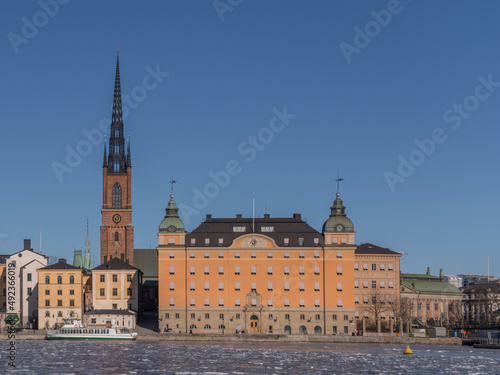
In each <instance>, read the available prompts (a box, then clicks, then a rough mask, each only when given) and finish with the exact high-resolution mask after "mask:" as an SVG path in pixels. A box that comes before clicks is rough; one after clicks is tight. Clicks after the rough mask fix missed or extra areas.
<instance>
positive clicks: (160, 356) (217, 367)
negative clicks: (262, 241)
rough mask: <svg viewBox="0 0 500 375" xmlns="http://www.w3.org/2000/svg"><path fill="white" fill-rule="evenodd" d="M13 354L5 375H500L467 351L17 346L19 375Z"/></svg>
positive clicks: (2, 369)
mask: <svg viewBox="0 0 500 375" xmlns="http://www.w3.org/2000/svg"><path fill="white" fill-rule="evenodd" d="M4 348H5V350H4ZM7 349H8V343H7V342H6V341H0V351H1V352H2V355H1V360H0V361H1V363H0V374H182V375H189V374H193V375H194V374H500V350H484V349H473V348H471V347H461V346H421V345H415V346H412V350H413V352H414V354H413V355H412V356H408V355H403V350H404V346H402V345H372V344H366V345H354V344H342V345H341V344H303V343H297V344H288V343H287V344H285V343H251V342H249V343H245V342H243V343H235V344H232V343H212V344H207V343H203V344H200V343H194V342H186V343H168V342H95V341H84V342H61V341H17V342H16V351H17V353H16V362H17V363H16V365H17V367H16V368H11V367H9V366H8V364H7V358H6V351H7ZM4 353H5V354H4Z"/></svg>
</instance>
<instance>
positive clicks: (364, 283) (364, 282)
mask: <svg viewBox="0 0 500 375" xmlns="http://www.w3.org/2000/svg"><path fill="white" fill-rule="evenodd" d="M363 288H365V289H366V288H368V280H363Z"/></svg>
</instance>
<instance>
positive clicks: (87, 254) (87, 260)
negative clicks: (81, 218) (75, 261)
mask: <svg viewBox="0 0 500 375" xmlns="http://www.w3.org/2000/svg"><path fill="white" fill-rule="evenodd" d="M83 259H84V260H83V268H86V269H88V270H89V269H91V264H90V240H89V217H88V216H87V240H86V241H85V255H84V258H83Z"/></svg>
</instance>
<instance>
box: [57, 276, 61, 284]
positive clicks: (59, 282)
mask: <svg viewBox="0 0 500 375" xmlns="http://www.w3.org/2000/svg"><path fill="white" fill-rule="evenodd" d="M57 283H58V284H62V276H57Z"/></svg>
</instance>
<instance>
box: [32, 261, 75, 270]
mask: <svg viewBox="0 0 500 375" xmlns="http://www.w3.org/2000/svg"><path fill="white" fill-rule="evenodd" d="M40 269H41V270H82V268H80V267H75V266H73V265H71V264H68V263H66V259H59V262H57V263H54V264H51V265H50V266H46V267H42V268H40Z"/></svg>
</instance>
